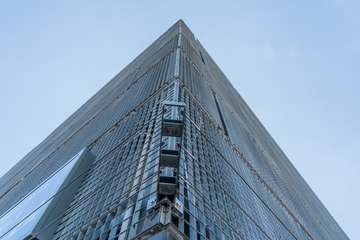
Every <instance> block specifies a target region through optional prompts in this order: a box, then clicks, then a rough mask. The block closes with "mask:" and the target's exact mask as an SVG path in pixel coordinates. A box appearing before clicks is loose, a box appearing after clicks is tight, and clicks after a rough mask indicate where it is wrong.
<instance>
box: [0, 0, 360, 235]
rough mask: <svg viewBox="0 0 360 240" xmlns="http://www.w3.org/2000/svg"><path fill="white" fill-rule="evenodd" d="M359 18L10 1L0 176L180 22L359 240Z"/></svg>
mask: <svg viewBox="0 0 360 240" xmlns="http://www.w3.org/2000/svg"><path fill="white" fill-rule="evenodd" d="M60 2H61V3H60ZM215 2H216V3H215ZM359 10H360V1H357V0H353V1H351V0H315V1H314V0H301V1H285V0H284V1H283V0H274V1H268V0H264V1H257V0H254V1H240V0H236V1H227V0H222V1H214V2H212V1H187V0H183V1H154V0H153V1H136V0H133V1H128V3H125V1H115V0H105V1H37V0H33V1H17V0H9V1H2V2H1V3H0V109H1V110H0V116H1V117H0V133H1V135H0V136H1V137H0V151H1V158H0V175H3V174H4V173H5V172H6V171H7V170H8V169H9V168H10V167H11V166H12V165H13V164H15V163H16V162H17V161H18V160H20V159H21V158H22V157H23V156H24V155H25V154H26V153H27V152H29V151H30V150H31V149H32V148H34V147H35V146H36V145H37V144H38V143H40V141H41V140H43V139H44V138H45V137H46V136H47V135H48V134H49V133H50V132H51V131H52V130H54V129H55V128H56V127H57V126H58V125H59V124H60V123H61V122H62V121H64V120H65V119H66V118H67V117H68V116H69V115H70V114H71V113H73V112H74V111H75V110H76V109H77V108H79V107H80V106H81V105H82V104H83V103H84V102H85V101H86V100H87V99H88V98H90V97H91V96H92V95H93V94H94V93H95V92H96V91H97V90H99V89H100V87H102V86H103V85H104V84H105V83H106V82H108V81H109V80H110V79H111V78H112V77H113V76H114V75H115V74H116V73H118V72H119V71H120V70H121V69H122V68H123V67H124V66H126V64H128V63H129V62H130V61H131V60H132V59H133V58H135V57H136V56H137V55H138V54H139V53H140V52H141V51H142V50H143V49H144V48H146V47H147V46H148V45H149V44H150V43H152V42H153V41H154V40H155V39H156V38H157V37H159V36H160V34H161V33H163V32H164V31H165V30H166V29H167V28H168V27H170V26H171V25H172V24H173V23H174V22H175V21H176V20H178V19H179V18H182V19H183V20H184V21H185V22H186V23H187V24H188V26H189V27H190V28H191V29H192V30H193V32H194V33H195V35H196V36H197V37H198V38H199V39H200V41H201V42H202V43H203V45H204V46H205V48H206V49H207V50H208V52H209V53H210V54H211V55H212V57H213V58H214V59H215V61H216V62H217V63H218V65H219V66H220V68H221V69H222V70H223V71H224V73H225V74H226V75H227V76H228V78H229V79H230V81H231V82H232V83H233V85H234V86H235V87H236V89H237V90H238V91H239V92H240V94H241V95H242V96H243V97H244V99H245V100H246V101H247V103H248V104H249V105H250V107H251V108H252V109H253V110H254V112H255V113H256V114H257V116H258V117H259V118H260V120H261V121H262V123H263V124H264V125H265V127H266V128H267V129H268V130H269V132H270V133H271V134H272V136H273V137H274V138H275V140H276V141H277V142H278V143H279V145H280V146H281V147H282V149H283V150H284V151H285V153H286V154H287V155H288V157H289V158H290V159H291V161H292V162H293V163H294V165H295V166H296V168H297V169H298V170H299V172H300V173H301V174H302V175H303V176H304V178H305V179H306V180H307V182H308V183H309V185H310V186H311V187H312V189H313V190H314V191H315V192H316V194H317V195H318V196H319V198H320V199H321V200H322V202H323V203H324V204H325V206H326V207H327V208H328V209H329V211H330V212H331V213H332V215H333V216H334V217H335V219H336V220H337V221H338V223H339V224H340V226H341V227H342V228H343V229H344V230H345V232H346V233H347V234H348V236H349V237H350V238H351V239H360V230H359V227H360V225H359V222H360V221H359V219H358V218H359V216H360V204H359V203H360V190H359V189H360V186H359V185H360V176H359V175H360V157H359V156H360V154H359V152H358V151H359V150H360V138H359V135H360V127H359V126H360V125H359V124H360V110H359V102H360V95H359V90H360V72H359V71H360V70H359V68H360V65H359V64H360V59H359V56H360V31H359V29H360V15H359Z"/></svg>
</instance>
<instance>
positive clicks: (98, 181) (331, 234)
mask: <svg viewBox="0 0 360 240" xmlns="http://www.w3.org/2000/svg"><path fill="white" fill-rule="evenodd" d="M0 216H1V217H0V240H5V239H6V240H8V239H12V240H13V239H20V240H22V239H39V240H47V239H72V240H75V239H76V240H105V239H111V240H113V239H149V240H161V239H192V240H200V239H220V240H223V239H224V240H225V239H241V240H249V239H253V240H270V239H271V240H332V239H333V240H342V239H349V238H348V237H347V236H346V235H345V233H344V232H343V231H342V229H341V228H340V227H339V225H338V224H337V223H336V222H335V220H334V219H333V218H332V216H331V215H330V214H329V212H328V211H327V210H326V208H325V207H324V206H323V204H322V203H321V202H320V201H319V199H318V198H317V197H316V195H315V194H314V193H313V191H312V190H311V189H310V187H309V186H308V185H307V184H306V182H305V181H304V179H303V178H302V177H301V175H300V174H299V173H298V172H297V171H296V169H295V168H294V166H293V165H292V164H291V162H290V161H289V160H288V158H287V157H286V156H285V154H284V153H283V152H282V151H281V149H280V148H279V146H278V145H277V144H276V143H275V141H274V140H273V139H272V137H271V136H270V134H269V133H268V132H267V131H266V129H265V128H264V127H263V125H262V124H261V123H260V122H259V120H258V119H257V118H256V116H255V115H254V113H253V112H252V111H251V109H250V108H249V107H248V106H247V104H246V103H245V101H244V100H243V99H242V98H241V97H240V95H239V94H238V93H237V92H236V90H235V89H234V88H233V86H232V85H231V83H230V82H229V81H228V80H227V78H226V77H225V75H224V74H223V73H222V72H221V70H220V69H219V67H218V66H217V65H216V63H215V62H214V61H213V59H212V58H211V57H210V56H209V54H208V53H207V52H206V50H205V49H204V48H203V46H202V45H201V44H200V42H199V41H198V40H197V39H196V38H195V37H194V35H193V33H192V32H191V31H190V30H189V28H188V27H187V26H186V25H185V24H184V22H182V21H181V20H180V21H178V22H177V23H175V25H173V26H172V27H171V28H170V29H169V30H168V31H166V32H165V33H164V34H163V35H162V36H161V37H160V38H159V39H157V40H156V41H155V42H154V43H153V44H152V45H151V46H150V47H148V48H147V49H146V50H145V51H144V52H143V53H141V54H140V56H138V57H137V58H136V59H135V60H134V61H132V62H131V63H130V64H129V65H128V66H127V67H125V69H123V70H122V71H121V72H120V73H119V74H118V75H117V76H115V77H114V78H113V79H112V80H111V81H110V82H109V83H108V84H107V85H106V86H104V87H103V88H102V89H101V90H100V91H99V92H98V93H97V94H96V95H95V96H93V97H92V98H91V99H90V100H89V101H88V102H86V103H85V104H84V105H83V106H82V107H81V108H80V109H79V110H77V111H76V112H75V113H74V114H73V115H72V116H71V117H69V118H68V119H67V120H66V121H65V122H64V123H62V124H61V125H60V126H59V127H58V128H57V129H56V130H55V131H54V132H52V133H51V134H50V135H49V136H48V137H47V138H46V139H45V140H44V141H43V142H42V143H40V144H39V145H38V146H37V147H36V148H35V149H34V150H32V151H31V152H30V153H28V154H27V155H26V156H25V157H24V158H23V159H22V160H21V161H19V162H18V163H17V164H16V165H15V166H14V167H13V168H12V169H11V170H10V171H9V172H8V173H6V174H5V175H4V176H3V177H2V178H1V179H0Z"/></svg>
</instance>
